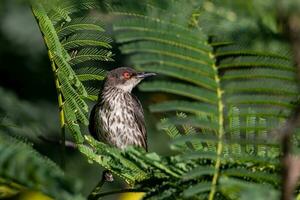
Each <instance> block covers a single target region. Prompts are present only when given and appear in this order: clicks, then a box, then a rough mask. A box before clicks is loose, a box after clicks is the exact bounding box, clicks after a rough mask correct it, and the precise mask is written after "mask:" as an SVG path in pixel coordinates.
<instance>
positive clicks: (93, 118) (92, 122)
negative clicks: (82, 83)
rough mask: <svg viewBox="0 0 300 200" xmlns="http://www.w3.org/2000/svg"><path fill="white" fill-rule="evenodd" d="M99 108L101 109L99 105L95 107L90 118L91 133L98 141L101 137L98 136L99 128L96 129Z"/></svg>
mask: <svg viewBox="0 0 300 200" xmlns="http://www.w3.org/2000/svg"><path fill="white" fill-rule="evenodd" d="M98 108H99V104H98V103H97V104H96V105H94V107H93V109H92V111H91V114H90V118H89V132H90V134H91V135H92V136H93V137H94V138H95V139H96V140H99V136H98V135H97V128H96V120H97V119H96V112H97V110H98Z"/></svg>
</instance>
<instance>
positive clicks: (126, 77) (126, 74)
mask: <svg viewBox="0 0 300 200" xmlns="http://www.w3.org/2000/svg"><path fill="white" fill-rule="evenodd" d="M123 77H124V78H125V79H129V78H130V77H131V75H130V73H129V72H124V73H123Z"/></svg>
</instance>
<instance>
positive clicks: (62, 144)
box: [48, 51, 66, 169]
mask: <svg viewBox="0 0 300 200" xmlns="http://www.w3.org/2000/svg"><path fill="white" fill-rule="evenodd" d="M48 55H49V58H50V60H51V67H52V71H53V74H54V81H55V88H56V92H57V100H58V108H59V122H60V130H61V142H60V148H61V157H60V158H61V168H62V169H65V154H66V148H65V143H66V131H65V116H64V111H63V104H64V101H63V95H62V93H61V90H60V83H59V80H58V78H57V75H56V71H57V68H56V65H55V63H54V61H53V56H52V54H51V52H50V51H48Z"/></svg>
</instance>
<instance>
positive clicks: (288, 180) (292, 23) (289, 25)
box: [278, 0, 300, 200]
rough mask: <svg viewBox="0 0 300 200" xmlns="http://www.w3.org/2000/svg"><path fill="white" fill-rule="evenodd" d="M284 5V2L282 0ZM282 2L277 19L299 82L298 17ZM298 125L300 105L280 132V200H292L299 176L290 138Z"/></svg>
mask: <svg viewBox="0 0 300 200" xmlns="http://www.w3.org/2000/svg"><path fill="white" fill-rule="evenodd" d="M284 1H285V3H286V0H284ZM283 5H284V2H283V1H279V3H278V17H279V21H280V22H281V24H282V25H283V31H284V34H285V36H286V38H287V39H288V40H289V42H290V44H291V47H292V50H293V55H294V62H295V63H296V66H297V70H298V80H300V16H299V14H297V13H290V12H289V11H287V10H284V6H283ZM299 124H300V105H298V106H297V108H296V109H295V110H294V113H293V114H292V116H291V117H290V118H289V120H288V121H287V122H286V123H285V125H284V126H283V127H282V129H281V130H280V135H281V136H282V138H281V139H282V153H283V155H282V158H281V162H282V191H281V200H292V199H293V193H294V190H295V187H296V184H297V181H298V179H299V176H300V158H299V157H296V156H292V155H291V147H292V144H291V137H292V134H293V133H294V131H295V128H296V127H297V126H298V125H299Z"/></svg>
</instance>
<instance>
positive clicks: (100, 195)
mask: <svg viewBox="0 0 300 200" xmlns="http://www.w3.org/2000/svg"><path fill="white" fill-rule="evenodd" d="M125 192H145V191H144V190H138V189H130V188H129V189H122V190H113V191H110V192H103V193H99V194H97V195H95V196H94V197H93V198H92V199H89V200H98V199H99V198H100V197H104V196H108V195H113V194H120V193H125Z"/></svg>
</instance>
